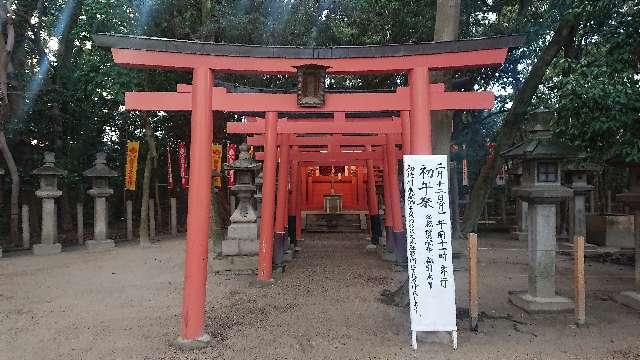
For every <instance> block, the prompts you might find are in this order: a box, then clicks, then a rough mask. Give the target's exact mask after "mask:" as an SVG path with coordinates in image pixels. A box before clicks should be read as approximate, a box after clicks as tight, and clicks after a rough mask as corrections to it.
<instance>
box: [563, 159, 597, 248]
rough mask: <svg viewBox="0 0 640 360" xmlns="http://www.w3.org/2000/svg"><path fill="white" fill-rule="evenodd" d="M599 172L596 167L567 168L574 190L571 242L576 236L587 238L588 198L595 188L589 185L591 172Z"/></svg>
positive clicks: (579, 166)
mask: <svg viewBox="0 0 640 360" xmlns="http://www.w3.org/2000/svg"><path fill="white" fill-rule="evenodd" d="M596 170H598V168H597V167H596V166H595V165H592V164H588V163H575V164H570V165H569V166H567V172H568V173H569V174H570V175H571V189H573V214H572V217H573V222H572V223H573V226H572V227H571V231H570V234H569V235H570V236H571V242H573V238H574V237H575V236H585V237H586V236H587V206H586V203H587V196H588V195H589V193H590V192H592V191H593V186H592V185H589V184H588V183H587V175H588V174H589V172H593V171H596Z"/></svg>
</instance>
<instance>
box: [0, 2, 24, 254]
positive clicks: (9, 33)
mask: <svg viewBox="0 0 640 360" xmlns="http://www.w3.org/2000/svg"><path fill="white" fill-rule="evenodd" d="M9 8H10V4H4V6H0V153H2V157H3V158H4V160H5V162H6V163H7V170H9V174H10V176H11V210H10V230H9V244H10V245H17V243H18V226H19V216H20V203H19V196H20V177H19V176H18V168H17V166H16V162H15V160H14V159H13V155H12V154H11V149H9V145H8V144H7V138H6V137H5V134H4V129H5V126H6V125H7V123H8V122H9V112H10V110H9V68H10V62H11V60H10V54H11V50H12V47H13V43H14V40H15V36H14V35H15V34H14V29H13V20H12V16H11V15H10V14H9V11H10V9H9Z"/></svg>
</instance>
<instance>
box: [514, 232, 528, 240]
mask: <svg viewBox="0 0 640 360" xmlns="http://www.w3.org/2000/svg"><path fill="white" fill-rule="evenodd" d="M511 238H512V239H513V240H515V241H522V242H526V241H527V239H528V238H529V233H527V232H522V231H514V232H512V233H511Z"/></svg>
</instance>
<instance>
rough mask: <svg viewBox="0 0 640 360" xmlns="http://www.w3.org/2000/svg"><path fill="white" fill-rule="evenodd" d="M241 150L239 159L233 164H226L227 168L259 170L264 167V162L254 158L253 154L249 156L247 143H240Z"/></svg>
mask: <svg viewBox="0 0 640 360" xmlns="http://www.w3.org/2000/svg"><path fill="white" fill-rule="evenodd" d="M239 150H240V154H239V155H238V160H236V161H234V162H232V163H231V164H224V168H225V170H255V171H258V170H260V169H262V164H260V163H259V162H257V161H255V160H253V159H252V158H251V156H249V146H248V145H247V144H242V145H240V147H239Z"/></svg>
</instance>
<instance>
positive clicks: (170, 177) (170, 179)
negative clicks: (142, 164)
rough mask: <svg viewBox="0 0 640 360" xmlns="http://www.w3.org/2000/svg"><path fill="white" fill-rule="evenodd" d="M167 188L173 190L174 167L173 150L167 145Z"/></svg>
mask: <svg viewBox="0 0 640 360" xmlns="http://www.w3.org/2000/svg"><path fill="white" fill-rule="evenodd" d="M167 188H168V189H173V166H171V149H170V147H169V146H168V145H167Z"/></svg>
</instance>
